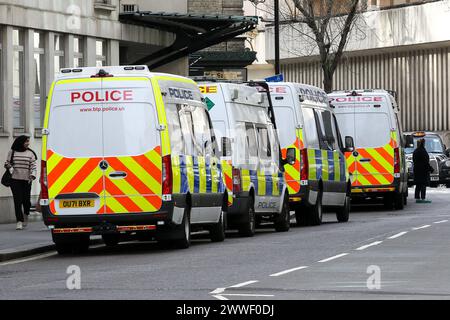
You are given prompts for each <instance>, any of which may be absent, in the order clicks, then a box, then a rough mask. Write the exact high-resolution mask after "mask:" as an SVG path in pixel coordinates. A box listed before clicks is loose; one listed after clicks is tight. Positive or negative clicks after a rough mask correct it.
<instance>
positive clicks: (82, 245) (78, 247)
mask: <svg viewBox="0 0 450 320" xmlns="http://www.w3.org/2000/svg"><path fill="white" fill-rule="evenodd" d="M89 244H90V243H89V237H80V240H79V241H78V242H76V243H74V244H73V251H74V253H86V252H88V251H89Z"/></svg>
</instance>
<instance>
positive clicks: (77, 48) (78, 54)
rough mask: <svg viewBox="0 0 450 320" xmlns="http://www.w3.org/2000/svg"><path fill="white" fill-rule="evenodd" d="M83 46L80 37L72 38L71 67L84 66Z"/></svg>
mask: <svg viewBox="0 0 450 320" xmlns="http://www.w3.org/2000/svg"><path fill="white" fill-rule="evenodd" d="M83 58H84V45H83V38H82V37H76V36H75V37H73V66H74V68H78V67H83V66H84V60H83Z"/></svg>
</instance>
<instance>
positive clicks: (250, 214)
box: [239, 197, 256, 237]
mask: <svg viewBox="0 0 450 320" xmlns="http://www.w3.org/2000/svg"><path fill="white" fill-rule="evenodd" d="M254 203H255V201H254V200H253V197H249V198H248V201H247V221H246V222H245V223H243V224H241V225H240V226H239V235H240V236H241V237H253V236H254V235H255V228H256V218H255V207H254Z"/></svg>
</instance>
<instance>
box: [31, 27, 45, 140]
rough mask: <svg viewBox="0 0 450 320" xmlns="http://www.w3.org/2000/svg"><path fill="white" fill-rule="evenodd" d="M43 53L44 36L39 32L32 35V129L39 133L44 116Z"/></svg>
mask: <svg viewBox="0 0 450 320" xmlns="http://www.w3.org/2000/svg"><path fill="white" fill-rule="evenodd" d="M44 54H45V51H44V35H43V34H42V33H40V32H35V33H34V49H33V57H34V72H33V73H34V96H33V109H34V120H33V121H34V127H35V129H36V130H37V131H40V129H41V128H42V124H43V121H44V114H45V94H46V89H45V71H44V70H45V67H44V63H45V56H44Z"/></svg>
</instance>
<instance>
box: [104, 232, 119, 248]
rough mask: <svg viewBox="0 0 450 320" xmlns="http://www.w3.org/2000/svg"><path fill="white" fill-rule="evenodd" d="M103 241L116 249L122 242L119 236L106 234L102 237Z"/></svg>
mask: <svg viewBox="0 0 450 320" xmlns="http://www.w3.org/2000/svg"><path fill="white" fill-rule="evenodd" d="M102 239H103V242H104V243H105V245H106V246H107V247H115V246H117V245H118V244H119V242H120V241H119V235H118V234H104V235H102Z"/></svg>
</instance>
